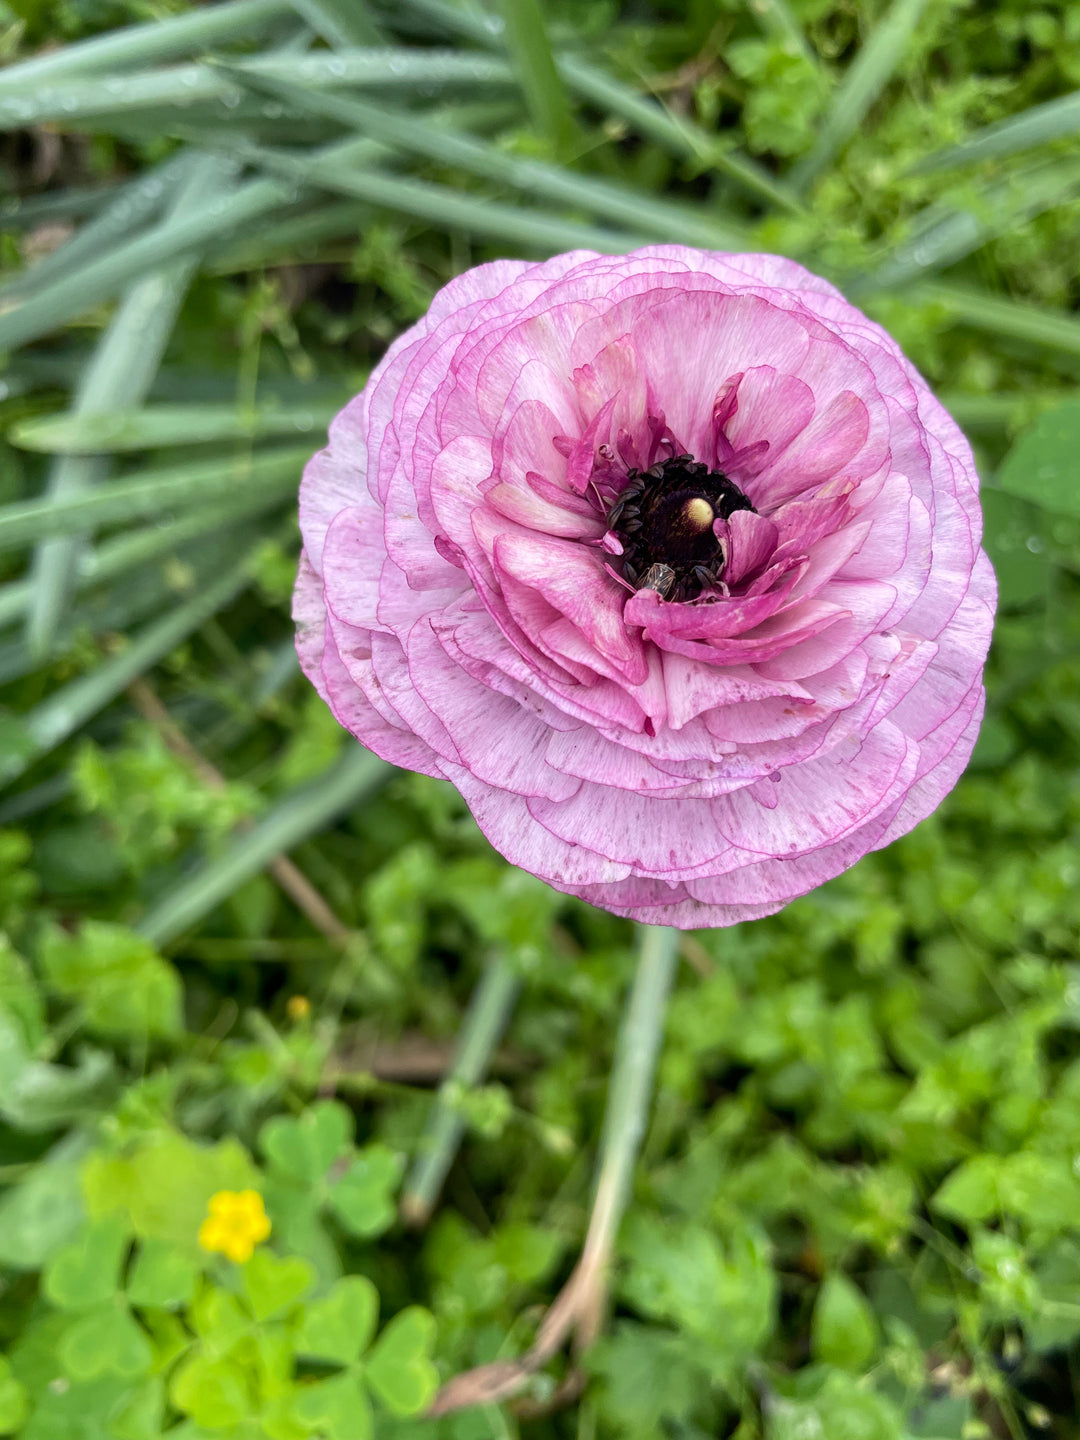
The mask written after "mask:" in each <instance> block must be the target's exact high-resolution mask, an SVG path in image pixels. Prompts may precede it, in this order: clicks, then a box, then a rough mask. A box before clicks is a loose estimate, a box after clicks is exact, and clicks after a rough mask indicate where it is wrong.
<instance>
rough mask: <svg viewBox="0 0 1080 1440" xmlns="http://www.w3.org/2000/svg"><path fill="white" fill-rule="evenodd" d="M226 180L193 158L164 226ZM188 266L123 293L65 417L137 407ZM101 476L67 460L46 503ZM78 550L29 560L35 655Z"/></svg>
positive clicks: (99, 465) (61, 549)
mask: <svg viewBox="0 0 1080 1440" xmlns="http://www.w3.org/2000/svg"><path fill="white" fill-rule="evenodd" d="M230 174H231V167H230V166H228V165H227V164H226V163H225V162H224V161H223V160H222V159H221V157H220V156H215V155H205V156H200V157H198V158H197V159H196V160H195V161H194V163H193V164H192V166H191V168H190V170H189V172H188V175H187V178H186V180H185V181H184V183H182V184H181V186H180V189H179V191H178V193H177V195H176V199H175V202H174V203H173V205H172V206H171V207H170V209H169V211H168V216H167V220H168V219H172V218H174V217H176V216H181V217H182V216H184V215H186V214H187V213H188V211H189V210H192V209H198V208H200V207H201V206H205V205H208V204H210V203H211V201H212V200H213V199H214V197H215V196H216V195H218V194H220V193H221V192H222V190H223V189H224V187H225V185H226V184H227V183H228V179H229V176H230ZM195 268H196V262H195V259H194V257H189V258H187V259H183V260H179V261H177V262H176V263H174V264H173V265H171V266H169V267H168V268H167V269H165V270H162V271H159V272H158V273H157V274H153V275H147V276H145V277H144V278H143V279H142V280H138V281H136V282H135V284H134V285H133V286H132V287H131V288H130V289H129V290H128V291H127V293H126V295H125V296H124V298H123V300H122V301H121V303H120V305H119V306H118V308H117V310H116V313H115V314H114V315H113V317H112V320H111V321H110V322H109V325H108V327H107V328H106V330H105V332H104V334H103V335H102V337H101V339H100V341H99V342H98V345H97V348H96V350H95V352H94V355H93V357H92V359H91V360H90V361H89V363H88V364H87V366H86V368H85V369H84V371H83V372H82V375H81V376H80V380H79V389H78V392H77V394H76V396H75V403H74V406H73V414H72V417H71V418H72V419H74V420H75V421H76V422H78V421H79V420H91V421H92V420H94V419H98V420H101V419H104V418H107V416H108V414H109V413H110V412H111V411H113V410H114V409H116V408H117V407H120V406H125V405H131V404H135V405H137V404H139V402H140V401H141V400H142V399H143V397H144V396H145V394H146V392H147V390H148V389H149V388H150V385H151V383H152V381H153V378H154V376H155V375H156V373H157V369H158V366H159V365H160V364H161V359H162V356H163V355H164V353H165V346H166V345H167V344H168V342H169V336H170V335H171V334H172V331H173V326H174V325H175V323H176V317H177V315H178V314H179V311H180V306H181V304H182V303H183V299H184V296H185V294H186V293H187V288H188V284H189V283H190V281H191V277H192V275H193V274H194V272H195ZM108 472H109V462H108V460H107V459H106V458H105V457H104V456H102V455H87V454H74V455H66V456H64V457H62V458H61V459H59V460H57V461H56V462H55V463H54V464H53V466H52V469H51V471H50V474H49V478H48V482H47V485H46V498H47V499H48V500H59V499H62V498H65V497H67V496H71V495H76V494H78V493H79V492H80V491H83V490H88V489H90V488H92V487H93V486H95V485H98V484H100V482H101V481H102V480H104V479H105V478H106V476H107V475H108ZM79 548H80V547H79V540H78V538H77V537H76V536H74V535H65V536H60V537H57V538H56V539H53V540H46V541H45V542H43V543H42V544H41V545H40V546H39V548H38V550H37V553H36V554H35V556H34V563H33V576H34V581H35V588H34V599H33V603H32V604H31V606H30V612H29V614H28V616H27V630H26V639H27V643H28V645H29V646H30V650H31V652H32V653H33V654H35V655H38V656H44V655H47V654H48V653H49V651H50V650H51V648H52V643H53V639H54V637H55V635H56V631H57V628H58V626H59V624H60V619H61V617H62V615H63V613H64V608H65V606H66V604H67V599H68V595H69V594H70V588H71V580H72V578H73V575H74V570H75V562H76V557H77V555H78V551H79Z"/></svg>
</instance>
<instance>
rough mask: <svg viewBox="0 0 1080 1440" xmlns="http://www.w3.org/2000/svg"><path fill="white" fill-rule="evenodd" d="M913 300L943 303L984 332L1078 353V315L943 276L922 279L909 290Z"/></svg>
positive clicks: (959, 317) (962, 319)
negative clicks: (942, 277) (973, 287)
mask: <svg viewBox="0 0 1080 1440" xmlns="http://www.w3.org/2000/svg"><path fill="white" fill-rule="evenodd" d="M912 300H913V302H914V303H915V304H920V303H927V302H929V303H931V304H937V305H943V306H945V307H946V309H948V310H949V311H950V312H951V313H952V314H953V316H955V318H956V319H957V320H959V321H961V322H962V323H963V324H965V325H970V326H972V327H973V328H974V329H977V330H983V331H985V332H986V333H987V334H988V335H1002V336H1006V337H1008V338H1009V339H1011V340H1026V341H1028V342H1030V343H1031V344H1033V345H1041V346H1044V347H1045V348H1046V349H1048V350H1058V351H1061V352H1062V353H1063V354H1065V355H1080V317H1077V316H1072V315H1065V314H1062V313H1061V312H1060V311H1056V310H1045V309H1043V308H1041V307H1040V306H1038V305H1025V304H1024V303H1023V302H1022V301H1019V300H1007V299H1005V298H1004V297H1003V296H1000V295H991V294H988V293H987V292H986V291H985V290H971V289H969V288H968V287H967V286H964V285H955V284H951V283H949V282H948V281H944V280H925V281H922V282H920V284H919V285H918V286H916V287H915V289H914V290H913V291H912Z"/></svg>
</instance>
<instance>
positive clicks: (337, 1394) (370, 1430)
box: [294, 1373, 375, 1440]
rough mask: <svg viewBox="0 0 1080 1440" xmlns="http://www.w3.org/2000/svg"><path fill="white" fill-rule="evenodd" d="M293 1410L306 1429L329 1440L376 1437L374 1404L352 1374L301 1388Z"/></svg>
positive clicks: (369, 1438)
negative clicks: (323, 1434)
mask: <svg viewBox="0 0 1080 1440" xmlns="http://www.w3.org/2000/svg"><path fill="white" fill-rule="evenodd" d="M294 1409H295V1412H296V1415H297V1416H298V1417H299V1419H300V1420H301V1421H302V1422H303V1424H304V1425H306V1426H308V1427H309V1428H311V1429H318V1430H320V1431H322V1432H323V1433H325V1434H326V1435H329V1436H330V1440H371V1437H372V1436H373V1435H374V1433H375V1426H374V1421H373V1419H372V1414H371V1402H370V1401H369V1400H368V1397H367V1392H366V1390H365V1389H364V1387H363V1385H362V1384H361V1382H360V1380H359V1379H358V1377H357V1376H355V1375H352V1374H348V1373H346V1374H344V1375H336V1376H335V1377H334V1378H333V1379H332V1380H323V1381H320V1382H319V1383H317V1384H314V1385H310V1384H309V1385H303V1386H301V1387H300V1389H299V1391H298V1392H297V1397H296V1404H295V1406H294Z"/></svg>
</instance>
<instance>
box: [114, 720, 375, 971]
mask: <svg viewBox="0 0 1080 1440" xmlns="http://www.w3.org/2000/svg"><path fill="white" fill-rule="evenodd" d="M393 773H394V770H393V767H392V766H390V765H387V764H386V762H385V761H384V760H380V759H379V758H378V757H377V756H376V755H372V754H371V752H370V751H369V750H364V749H361V747H360V746H358V745H350V746H349V747H348V749H347V750H346V752H345V754H344V756H343V757H342V759H341V760H340V761H339V762H338V764H337V765H335V766H334V767H333V769H332V770H330V771H329V772H328V773H327V774H326V775H324V776H323V777H322V778H321V779H319V780H316V781H315V782H314V783H313V784H311V785H306V786H305V787H304V788H303V789H301V790H298V791H294V792H293V793H292V794H291V795H287V796H286V797H285V799H284V800H282V801H280V802H279V803H278V804H277V805H275V807H274V808H273V809H272V810H271V811H270V812H269V814H267V815H265V816H264V817H263V819H262V820H261V821H260V823H259V824H258V825H256V827H255V828H254V829H253V830H249V831H247V832H246V833H245V834H243V835H239V836H237V837H236V838H235V839H234V840H233V842H232V844H231V846H230V847H229V848H228V849H227V850H226V851H225V852H224V853H223V854H220V855H216V856H215V857H214V858H213V859H212V860H207V861H205V862H204V863H203V864H202V865H201V866H200V867H199V868H198V869H197V870H196V871H195V872H194V874H192V875H189V876H187V877H186V878H185V879H184V880H181V882H180V883H179V885H177V886H176V887H175V888H174V889H173V890H171V891H169V892H168V893H166V894H165V895H164V896H162V898H161V899H160V900H159V901H158V902H157V904H156V905H155V906H154V907H153V909H152V910H151V911H150V912H149V914H147V915H145V916H144V917H143V919H142V921H141V922H140V923H139V925H138V926H137V927H136V928H137V929H138V930H139V931H140V932H141V933H142V934H143V935H145V936H146V938H147V939H148V940H150V941H151V942H152V943H153V944H155V945H168V944H170V943H171V942H172V941H174V940H176V939H177V938H178V937H179V936H180V935H182V934H183V933H184V931H185V930H188V929H190V928H191V927H192V926H193V925H196V924H197V923H198V922H199V921H200V920H201V919H202V918H203V917H204V916H205V915H208V914H209V913H210V911H211V910H213V909H214V908H215V906H217V905H220V904H221V902H222V901H223V900H227V899H228V898H229V896H230V895H232V894H233V893H234V892H235V891H236V890H238V889H239V888H240V886H241V885H243V884H244V883H245V882H246V881H247V880H250V879H251V878H252V876H254V875H258V874H260V873H261V872H262V871H263V870H264V869H265V868H266V866H267V865H268V864H269V863H270V861H271V860H275V859H277V857H278V856H279V855H284V854H286V853H287V852H288V851H289V850H291V849H292V848H293V847H294V846H296V845H299V844H300V842H301V841H303V840H306V839H308V837H309V836H311V835H316V834H318V833H319V831H321V830H323V829H325V828H326V826H328V825H330V824H332V823H333V822H334V821H335V820H336V819H337V818H338V817H339V816H340V815H342V814H344V813H345V811H346V810H349V809H351V808H352V806H354V805H358V804H359V803H360V802H361V801H362V800H364V799H366V798H367V796H368V795H370V794H371V793H372V791H374V790H375V789H376V788H377V787H378V786H379V785H381V784H382V783H383V782H384V781H385V780H387V779H389V777H390V776H391V775H392V774H393Z"/></svg>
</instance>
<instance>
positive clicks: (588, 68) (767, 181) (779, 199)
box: [559, 55, 802, 211]
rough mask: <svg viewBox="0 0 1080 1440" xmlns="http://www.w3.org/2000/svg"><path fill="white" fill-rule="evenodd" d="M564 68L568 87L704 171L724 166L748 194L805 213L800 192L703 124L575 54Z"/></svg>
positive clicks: (561, 66)
mask: <svg viewBox="0 0 1080 1440" xmlns="http://www.w3.org/2000/svg"><path fill="white" fill-rule="evenodd" d="M559 72H560V74H561V75H562V76H563V78H564V79H565V80H566V83H567V85H569V87H570V88H571V89H572V90H574V91H576V93H577V94H578V95H580V96H581V98H582V99H583V100H587V101H588V102H589V104H591V105H595V106H596V108H597V109H598V110H605V111H607V113H608V114H609V115H615V116H617V117H618V118H619V119H620V120H623V121H625V122H626V124H627V125H628V126H629V127H630V128H631V129H632V130H633V131H634V132H635V133H636V134H638V135H641V136H643V137H644V138H645V139H647V140H652V141H653V143H654V144H656V145H659V146H660V148H661V149H662V150H666V151H667V152H668V153H669V154H670V155H675V156H676V157H677V158H678V159H680V160H689V161H692V162H693V163H694V164H695V165H697V166H700V167H701V168H702V169H715V170H719V171H720V172H721V174H723V175H726V176H727V177H728V178H729V179H730V180H734V181H735V182H736V183H737V184H739V185H740V186H741V187H742V188H743V189H744V190H745V191H747V193H748V194H751V195H754V196H756V197H757V198H758V199H761V200H768V201H769V203H770V204H773V205H780V206H782V207H783V208H784V209H785V210H792V211H799V210H801V209H802V205H801V203H800V201H799V199H798V197H797V196H796V195H795V194H794V192H793V191H792V190H791V189H790V188H789V187H788V186H787V185H786V184H785V183H784V182H783V181H782V180H777V179H776V177H775V176H773V175H770V174H769V172H768V171H767V170H766V169H765V167H764V166H763V165H757V164H755V163H754V162H753V161H752V160H749V159H747V157H746V156H744V155H739V154H738V153H736V152H735V151H734V150H732V149H730V148H728V147H727V146H726V145H722V144H719V143H718V142H717V139H716V137H715V136H713V135H710V134H709V132H708V131H707V130H703V129H702V127H701V126H700V125H697V124H695V123H694V122H693V121H692V120H687V119H685V118H684V117H682V116H679V115H673V114H672V113H671V111H670V110H667V109H665V108H664V106H663V105H661V104H660V103H659V102H658V101H656V100H653V99H652V98H647V97H646V96H644V95H641V94H639V93H638V91H636V90H633V89H631V88H630V86H629V85H625V84H623V82H622V81H621V80H616V79H615V78H614V76H612V75H608V74H607V73H606V72H605V71H603V70H600V69H597V67H596V66H595V65H590V64H588V63H587V62H586V61H584V60H579V59H578V58H577V57H576V56H573V55H563V56H561V57H560V58H559Z"/></svg>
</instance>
